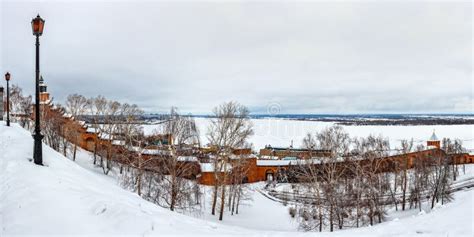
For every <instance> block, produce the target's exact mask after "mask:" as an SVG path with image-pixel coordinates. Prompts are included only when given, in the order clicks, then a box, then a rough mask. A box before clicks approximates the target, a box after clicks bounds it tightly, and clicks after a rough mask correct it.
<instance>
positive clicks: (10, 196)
mask: <svg viewBox="0 0 474 237" xmlns="http://www.w3.org/2000/svg"><path fill="white" fill-rule="evenodd" d="M32 145H33V140H32V138H31V135H30V133H29V132H28V131H25V130H23V129H22V128H20V127H18V125H16V124H13V125H12V127H10V128H8V127H5V126H4V123H2V122H0V187H1V189H0V236H11V235H52V234H56V235H73V234H74V235H77V234H79V235H98V236H104V235H108V236H115V235H118V234H120V235H124V234H126V235H140V236H144V235H145V236H146V235H151V236H169V235H181V236H191V235H192V236H203V235H214V236H228V235H231V236H236V235H238V236H242V235H245V236H290V235H291V236H314V235H322V236H420V234H424V235H425V236H472V234H473V233H472V229H473V228H472V225H473V204H472V203H473V193H474V192H473V191H472V190H469V191H462V192H459V193H456V195H455V198H456V200H455V201H454V202H453V203H450V204H448V205H446V206H443V207H440V208H438V209H436V210H434V211H433V212H431V213H428V214H425V215H415V214H414V215H410V216H408V217H404V218H400V220H398V221H388V222H385V223H382V224H379V225H376V226H373V227H367V228H360V229H347V230H343V231H337V232H335V233H328V232H326V233H304V232H288V231H283V230H287V229H289V228H291V227H294V223H288V224H284V223H283V222H279V221H278V220H280V221H281V220H284V219H282V218H285V214H284V212H285V207H282V206H281V207H280V206H279V205H280V204H278V203H274V202H273V201H271V200H269V199H265V198H264V197H262V196H258V195H260V194H258V193H256V194H255V195H256V196H254V203H253V205H257V206H248V207H245V208H243V209H242V213H241V214H239V217H238V218H235V219H232V218H234V217H228V218H226V219H225V221H224V224H219V223H215V222H211V221H207V220H203V219H210V217H209V216H206V217H204V218H203V219H199V218H193V217H189V216H185V215H181V214H177V213H174V212H171V211H169V210H166V209H163V208H161V207H158V206H156V205H154V204H152V203H149V202H147V201H144V200H143V199H141V198H140V197H138V196H137V195H136V194H134V193H131V192H129V191H126V190H123V189H122V188H120V187H119V186H117V185H116V184H115V183H114V182H112V179H111V178H109V177H108V176H104V175H102V174H100V173H97V172H94V171H90V170H88V169H84V168H82V167H81V166H79V165H78V164H77V163H75V162H72V161H70V160H69V159H67V158H65V157H63V156H62V155H60V154H58V153H57V152H55V151H53V150H52V149H50V148H48V147H47V146H44V163H45V166H44V167H41V166H36V165H34V164H33V163H32V162H31V161H30V159H31V157H32ZM273 218H276V219H273ZM274 220H275V221H274ZM272 225H273V226H274V228H272ZM237 226H240V227H237ZM244 227H245V228H244Z"/></svg>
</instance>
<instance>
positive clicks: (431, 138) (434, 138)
mask: <svg viewBox="0 0 474 237" xmlns="http://www.w3.org/2000/svg"><path fill="white" fill-rule="evenodd" d="M430 141H439V140H438V137H437V136H436V133H435V130H433V134H431V137H430Z"/></svg>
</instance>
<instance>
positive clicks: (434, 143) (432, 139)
mask: <svg viewBox="0 0 474 237" xmlns="http://www.w3.org/2000/svg"><path fill="white" fill-rule="evenodd" d="M426 146H428V148H430V147H436V148H438V149H440V148H441V142H440V141H439V139H438V137H437V136H436V134H435V131H434V130H433V134H432V135H431V137H430V139H428V141H426Z"/></svg>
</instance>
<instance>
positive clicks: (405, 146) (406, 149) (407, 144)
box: [399, 139, 413, 211]
mask: <svg viewBox="0 0 474 237" xmlns="http://www.w3.org/2000/svg"><path fill="white" fill-rule="evenodd" d="M400 145H401V147H400V149H399V150H400V153H401V155H402V156H403V159H404V162H403V163H402V164H401V168H402V175H401V189H402V210H403V211H404V210H405V206H406V196H407V188H408V178H409V177H408V169H409V168H410V167H409V164H408V156H407V155H405V154H407V153H410V152H411V151H412V149H413V139H411V140H410V141H408V140H402V141H401V142H400Z"/></svg>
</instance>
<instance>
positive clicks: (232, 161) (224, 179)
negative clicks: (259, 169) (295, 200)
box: [207, 102, 253, 220]
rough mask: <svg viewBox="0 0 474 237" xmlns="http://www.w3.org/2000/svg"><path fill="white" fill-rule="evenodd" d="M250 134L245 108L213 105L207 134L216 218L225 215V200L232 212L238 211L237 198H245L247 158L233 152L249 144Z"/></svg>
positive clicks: (236, 105) (233, 104) (238, 201)
mask: <svg viewBox="0 0 474 237" xmlns="http://www.w3.org/2000/svg"><path fill="white" fill-rule="evenodd" d="M252 134H253V129H252V123H251V122H250V119H249V110H248V109H247V107H245V106H243V105H241V104H239V103H237V102H228V103H224V104H221V105H220V106H218V107H216V108H214V110H213V118H212V119H211V124H210V126H209V129H208V133H207V136H208V140H209V145H210V146H211V147H212V148H213V149H214V152H213V156H212V158H213V159H212V168H213V170H214V179H215V182H214V186H213V189H212V204H211V205H212V207H211V214H212V215H215V214H216V210H217V206H218V205H219V220H222V219H223V217H224V211H225V209H226V208H225V207H226V205H225V204H226V201H227V206H228V210H230V212H231V214H232V215H233V214H234V213H236V214H238V208H239V204H240V201H241V200H242V199H243V198H244V197H245V190H244V186H243V185H242V183H244V182H245V177H244V174H245V173H246V161H245V158H244V157H243V156H242V155H235V154H233V149H236V148H244V147H249V144H248V143H247V139H248V138H249V136H250V135H252Z"/></svg>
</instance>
